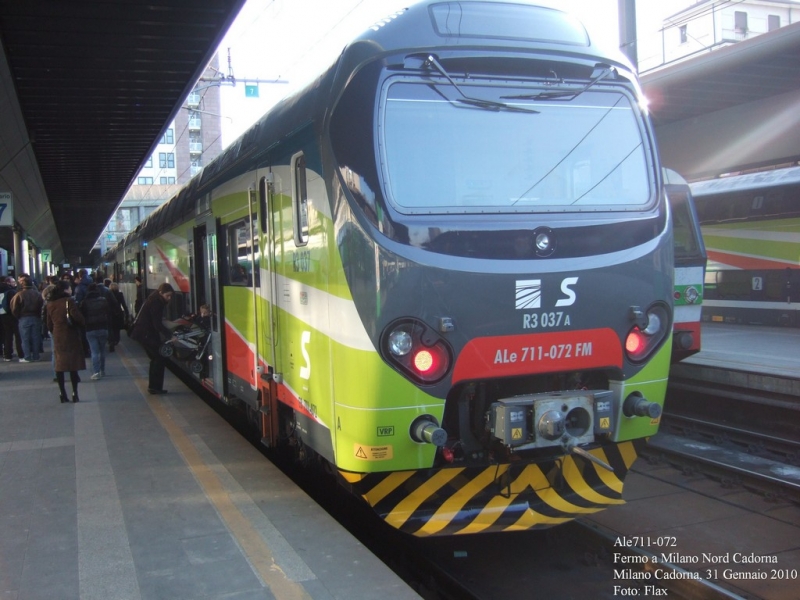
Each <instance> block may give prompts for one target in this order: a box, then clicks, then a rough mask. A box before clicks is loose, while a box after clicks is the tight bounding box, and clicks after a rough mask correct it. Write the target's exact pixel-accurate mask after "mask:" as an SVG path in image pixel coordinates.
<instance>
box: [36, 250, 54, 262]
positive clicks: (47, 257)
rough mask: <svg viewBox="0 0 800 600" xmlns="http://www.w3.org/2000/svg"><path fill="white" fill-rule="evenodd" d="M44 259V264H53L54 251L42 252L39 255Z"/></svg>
mask: <svg viewBox="0 0 800 600" xmlns="http://www.w3.org/2000/svg"><path fill="white" fill-rule="evenodd" d="M39 254H40V255H41V257H42V262H51V260H52V258H53V251H52V250H42V251H41V252H40V253H39Z"/></svg>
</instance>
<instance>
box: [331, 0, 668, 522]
mask: <svg viewBox="0 0 800 600" xmlns="http://www.w3.org/2000/svg"><path fill="white" fill-rule="evenodd" d="M467 4H468V3H465V6H466V5H467ZM498 6H500V5H498ZM507 6H511V7H512V8H510V9H509V10H514V11H516V10H517V9H518V5H507ZM514 7H516V8H514ZM459 10H468V7H467V8H459ZM431 15H433V16H432V17H431V18H432V19H434V21H435V19H436V15H435V14H434V13H431ZM465 22H466V21H465ZM470 22H471V21H470ZM565 35H566V34H565ZM570 35H571V34H570ZM572 41H574V40H572ZM572 41H570V43H572ZM504 43H506V42H504ZM546 46H547V47H546V48H542V49H541V50H540V51H537V50H534V49H531V48H526V49H525V50H524V51H523V50H514V49H513V48H511V47H510V45H509V44H507V43H506V46H505V47H503V48H501V49H499V50H497V51H496V52H493V51H491V49H489V48H488V44H486V43H484V44H482V45H481V47H480V49H475V48H468V47H461V46H458V45H454V46H451V47H447V46H443V47H439V48H431V49H430V50H429V51H416V50H411V51H403V52H402V53H398V54H386V55H382V56H381V57H380V60H374V61H371V62H370V61H365V62H364V63H363V64H362V65H361V66H360V68H359V69H358V71H357V72H356V73H354V74H353V75H352V76H351V77H349V79H348V83H347V85H346V87H345V88H344V89H343V91H342V94H341V96H340V98H339V100H338V102H337V104H336V106H335V107H334V109H333V112H332V116H331V119H330V127H329V133H330V149H331V154H332V158H333V162H334V163H335V165H336V184H335V186H334V187H335V188H336V189H335V190H334V193H333V197H334V198H335V206H333V207H332V209H333V212H334V214H336V215H338V216H339V218H338V221H337V227H338V229H337V231H336V236H337V243H338V246H339V252H340V255H341V256H342V263H343V273H344V277H345V278H346V281H347V286H348V288H349V289H350V292H351V294H352V297H353V300H354V303H355V305H356V307H357V309H358V313H359V316H360V318H361V320H362V322H363V323H364V327H365V331H367V332H368V333H369V335H370V338H371V340H372V343H373V344H374V347H375V349H376V353H377V355H378V357H379V358H380V360H381V363H380V365H381V366H380V369H384V371H383V372H382V374H375V373H372V374H371V375H370V376H369V378H368V382H369V383H368V386H367V388H368V389H369V393H371V394H372V396H370V398H371V400H369V399H366V398H365V399H364V400H363V402H364V406H363V407H361V408H360V409H361V412H360V413H359V415H360V417H361V418H364V415H366V414H367V413H368V409H367V408H366V405H367V404H369V403H370V402H372V406H373V407H374V409H375V414H376V417H375V419H376V420H375V421H372V422H369V424H368V425H366V426H365V427H364V429H365V430H367V429H369V430H370V431H372V430H374V431H375V432H376V433H375V435H376V436H378V437H376V438H375V442H374V444H375V445H374V446H369V444H365V445H364V447H366V451H367V454H369V451H373V452H374V454H373V455H372V458H375V460H374V461H373V462H371V463H369V464H367V463H365V462H362V463H359V462H358V461H357V460H356V459H357V458H358V457H356V459H353V460H352V461H350V462H346V461H342V462H338V461H337V466H339V467H340V473H341V474H342V477H343V478H344V479H345V480H346V481H347V482H348V484H349V485H351V486H352V489H353V490H354V491H355V492H356V493H358V494H360V495H362V496H363V497H364V498H365V499H366V500H367V501H368V502H369V503H370V504H371V505H372V506H373V507H374V509H375V510H376V511H377V512H378V513H379V514H381V516H382V517H383V518H385V519H386V520H387V522H389V523H391V524H392V525H394V526H395V527H397V528H399V529H401V530H403V531H407V532H409V533H412V534H414V535H419V536H425V535H450V534H455V533H474V532H480V531H495V530H515V529H517V530H519V529H530V528H536V527H547V526H551V525H555V524H558V523H562V522H564V521H567V520H569V519H572V518H575V517H576V516H579V515H581V514H587V513H591V512H595V511H598V510H602V509H603V508H605V507H607V506H609V505H613V504H618V503H622V487H623V481H624V478H625V474H626V473H627V471H628V469H629V468H630V466H631V464H632V463H633V461H634V460H635V458H636V455H637V453H638V450H637V449H638V447H639V446H640V445H641V444H642V443H644V440H645V438H646V437H647V436H649V435H652V434H654V433H655V432H656V431H657V429H658V423H659V421H660V415H661V407H662V405H663V399H664V394H665V391H666V377H667V372H668V369H669V362H670V351H671V334H672V325H673V303H672V294H673V263H672V240H671V229H670V224H669V216H668V215H669V211H668V209H667V207H666V201H665V197H664V194H663V193H662V192H661V175H660V171H659V169H658V167H657V164H658V161H657V157H656V150H655V147H654V140H653V136H652V131H651V128H650V125H649V123H648V121H647V118H646V115H645V114H644V113H643V109H642V108H641V103H640V98H639V96H638V93H639V92H638V87H637V85H636V83H635V80H634V76H633V74H632V73H630V72H629V71H627V70H626V69H625V68H624V66H623V65H621V64H614V63H612V62H610V61H607V60H600V58H599V57H596V56H590V53H589V52H588V51H587V52H585V53H583V54H582V53H581V52H573V51H566V50H565V49H564V47H563V45H562V46H560V45H559V43H558V42H554V43H551V44H549V45H547V44H546ZM359 366H360V368H361V372H362V374H366V372H367V370H368V367H367V364H366V363H363V364H361V365H359ZM365 376H366V375H365ZM382 381H385V382H387V383H386V387H382ZM354 402H355V401H354V400H353V399H352V398H348V403H351V404H352V403H354ZM392 415H394V416H392ZM395 417H396V418H395ZM392 419H395V420H394V421H392ZM346 421H347V419H343V420H342V421H341V422H346ZM390 421H391V422H390ZM339 422H340V421H337V423H339ZM362 422H363V421H362ZM345 429H346V427H345V426H344V425H343V426H342V428H341V434H339V435H340V437H342V438H343V439H344V436H345V435H346V432H345ZM382 432H384V433H382ZM389 432H391V434H390V433H389ZM384 434H385V435H386V436H390V435H391V436H393V439H392V440H391V443H390V442H389V441H385V444H384V446H380V442H381V438H380V436H381V435H384ZM362 435H366V434H362ZM399 437H402V442H401V441H400V440H399V439H398V438H399ZM347 439H348V442H347V443H346V444H342V448H344V449H345V450H347V449H348V448H350V447H351V445H350V444H349V438H347ZM384 440H386V438H384ZM355 447H356V448H357V449H359V448H360V447H359V446H358V444H356V445H355ZM376 448H377V449H380V448H383V449H384V450H383V451H382V452H383V454H379V451H378V450H376ZM386 448H390V450H389V451H387V450H385V449H386ZM389 457H391V460H389ZM400 457H402V458H400ZM384 458H385V459H386V460H385V461H383V459H384ZM412 458H413V460H412ZM403 460H406V462H403ZM414 460H415V461H417V462H416V463H414V462H413V461H414ZM392 461H394V462H392Z"/></svg>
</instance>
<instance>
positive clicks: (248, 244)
mask: <svg viewBox="0 0 800 600" xmlns="http://www.w3.org/2000/svg"><path fill="white" fill-rule="evenodd" d="M226 238H227V240H226V242H227V256H228V265H227V266H228V269H227V270H228V273H227V275H228V277H227V279H228V281H227V283H228V285H240V286H249V285H251V284H252V279H251V277H252V274H251V273H250V270H249V269H250V266H251V265H252V264H253V245H252V238H251V236H250V222H249V220H248V219H242V220H240V221H236V222H235V223H231V224H230V225H228V227H227V235H226Z"/></svg>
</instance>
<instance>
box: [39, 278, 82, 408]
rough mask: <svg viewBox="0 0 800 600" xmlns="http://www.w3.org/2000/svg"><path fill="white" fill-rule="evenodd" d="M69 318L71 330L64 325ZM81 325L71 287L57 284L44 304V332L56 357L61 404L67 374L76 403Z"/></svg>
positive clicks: (62, 283) (80, 315)
mask: <svg viewBox="0 0 800 600" xmlns="http://www.w3.org/2000/svg"><path fill="white" fill-rule="evenodd" d="M67 314H69V316H70V318H71V319H72V322H73V323H74V324H75V326H73V325H70V324H69V323H68V321H67ZM83 325H85V322H84V318H83V314H82V313H81V311H80V310H79V309H78V303H77V302H75V300H74V298H72V286H71V285H70V283H69V282H68V281H59V282H58V286H57V287H56V289H55V290H53V292H52V293H51V294H50V300H49V301H48V302H47V329H48V330H49V331H50V333H52V334H53V352H54V353H55V355H56V378H57V379H58V389H59V391H60V392H61V402H69V400H67V391H66V389H65V388H64V373H66V372H69V378H70V382H71V383H72V401H73V402H78V383H79V382H80V380H81V379H80V376H79V375H78V371H84V370H86V359H85V358H84V353H83V343H82V342H81V334H80V331H79V330H78V327H77V326H83Z"/></svg>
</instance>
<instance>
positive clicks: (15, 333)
mask: <svg viewBox="0 0 800 600" xmlns="http://www.w3.org/2000/svg"><path fill="white" fill-rule="evenodd" d="M16 293H17V280H16V279H14V278H13V277H6V279H5V281H4V282H3V284H2V286H0V296H2V299H1V300H0V321H1V322H2V323H3V360H4V361H6V362H11V359H12V358H13V357H14V342H15V341H16V347H17V356H18V357H20V358H23V357H24V356H25V352H24V351H23V349H22V338H21V337H20V336H19V324H18V323H17V319H16V317H14V315H12V314H11V300H12V299H13V297H14V294H16Z"/></svg>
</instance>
